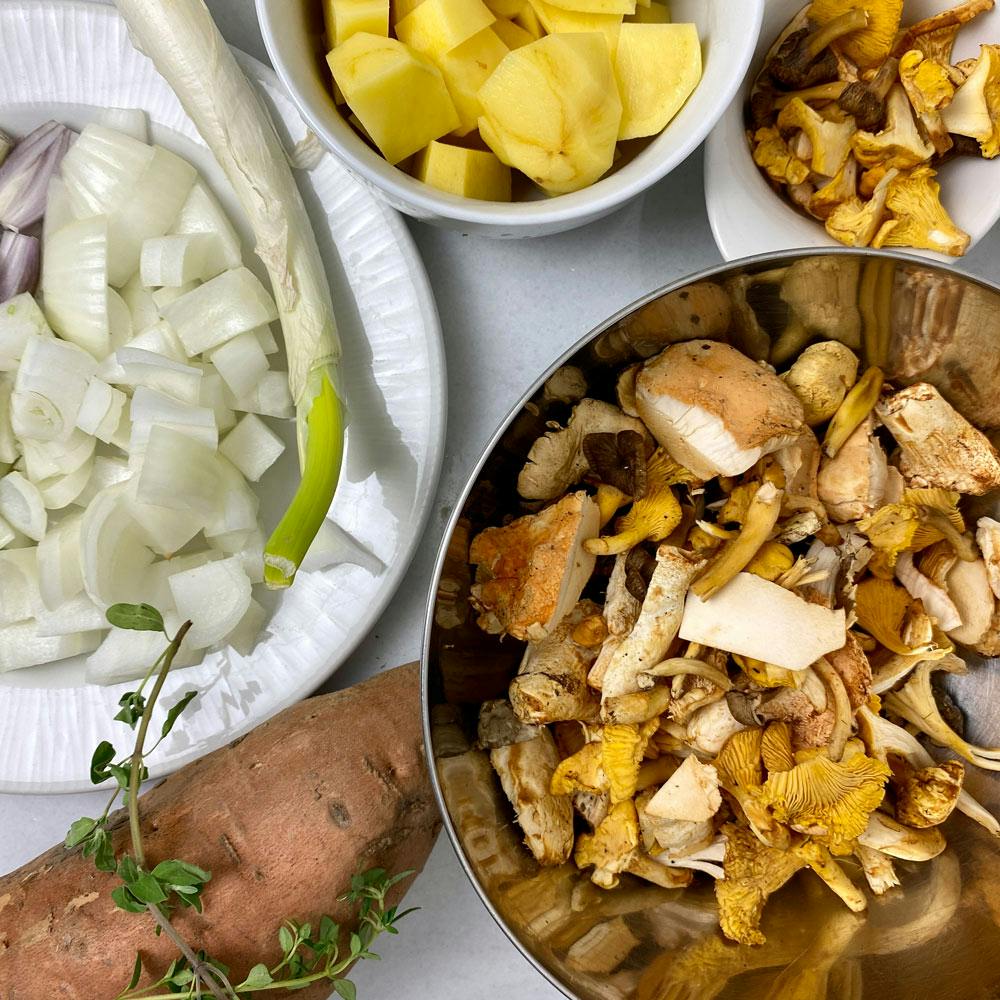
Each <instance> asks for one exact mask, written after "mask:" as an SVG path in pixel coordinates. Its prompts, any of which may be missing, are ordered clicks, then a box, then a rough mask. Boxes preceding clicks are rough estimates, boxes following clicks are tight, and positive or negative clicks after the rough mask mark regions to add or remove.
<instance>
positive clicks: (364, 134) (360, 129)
mask: <svg viewBox="0 0 1000 1000" xmlns="http://www.w3.org/2000/svg"><path fill="white" fill-rule="evenodd" d="M347 120H348V121H349V122H350V123H351V127H352V128H353V129H354V131H355V132H357V133H358V135H360V136H361V138H362V139H364V140H365V142H370V143H371V144H372V145H373V146H374V145H375V142H374V140H373V139H372V137H371V136H370V135H369V134H368V129H366V128H365V127H364V125H362V124H361V119H360V118H359V117H358V116H357V115H356V114H354V113H353V112H352V113H351V114H349V115H348V116H347Z"/></svg>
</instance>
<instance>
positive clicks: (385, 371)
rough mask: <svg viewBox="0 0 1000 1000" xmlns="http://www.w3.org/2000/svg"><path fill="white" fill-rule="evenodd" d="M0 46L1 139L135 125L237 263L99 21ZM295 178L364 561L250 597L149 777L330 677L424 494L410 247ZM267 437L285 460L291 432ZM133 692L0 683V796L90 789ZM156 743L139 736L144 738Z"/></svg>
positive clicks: (197, 160) (117, 30)
mask: <svg viewBox="0 0 1000 1000" xmlns="http://www.w3.org/2000/svg"><path fill="white" fill-rule="evenodd" d="M0 38H2V39H3V45H0V128H2V129H4V130H9V131H11V132H13V133H14V134H15V135H17V134H23V133H24V132H25V131H27V130H28V129H30V128H32V127H34V126H35V125H37V124H40V123H41V122H43V121H46V120H48V119H49V118H54V119H56V120H58V121H62V122H65V123H67V124H69V125H72V126H74V127H77V128H79V127H81V126H83V125H84V124H86V123H87V122H88V121H89V120H91V119H92V118H93V117H94V115H95V114H96V112H97V110H98V109H99V108H102V107H125V108H136V107H138V108H143V109H144V110H145V111H146V112H147V114H148V116H149V119H150V122H151V125H152V137H153V140H154V141H156V142H158V143H160V144H161V145H163V146H166V147H167V148H169V149H172V150H174V151H175V152H177V153H180V154H181V155H183V156H185V157H186V158H187V159H189V160H190V161H191V162H192V163H194V165H195V166H197V167H198V169H199V170H200V171H201V173H202V176H204V177H205V178H206V179H207V180H208V182H209V183H210V184H211V186H212V187H213V188H214V189H215V191H216V193H217V194H218V195H219V196H220V198H221V199H222V201H223V203H224V204H225V205H226V208H227V209H228V210H229V212H230V215H231V217H232V218H233V220H234V223H236V224H237V228H241V227H240V223H241V221H242V222H243V226H242V228H241V234H242V235H243V237H244V242H245V247H246V251H245V253H246V257H247V260H248V263H250V259H251V257H252V253H251V250H252V245H253V244H252V240H251V238H250V232H249V229H248V227H247V226H246V224H245V221H244V220H243V219H242V213H241V212H240V210H239V208H238V206H237V203H236V200H235V197H234V195H233V192H232V189H231V188H229V186H228V184H227V182H226V180H225V177H224V176H223V174H222V172H221V170H220V169H219V167H218V165H217V164H216V163H215V161H214V159H213V158H212V156H211V154H210V153H209V152H208V150H207V148H206V147H205V146H204V144H203V143H202V141H201V139H200V137H199V136H198V134H197V132H196V131H195V128H194V126H193V125H192V123H191V122H190V121H189V119H188V118H187V116H186V115H185V114H184V112H183V110H182V109H181V106H180V104H179V103H178V101H177V99H176V97H175V96H174V94H173V91H171V89H170V87H169V86H168V85H167V83H166V82H165V81H164V80H163V78H162V77H160V76H159V74H158V73H157V72H156V71H155V70H154V69H153V65H152V63H151V62H149V60H148V59H146V58H145V56H143V55H141V54H140V53H139V52H137V51H136V50H135V49H134V48H133V47H132V45H131V43H130V41H129V38H128V33H127V30H126V28H125V24H124V22H123V21H122V20H121V18H120V17H119V16H118V14H117V13H116V12H115V10H114V9H113V8H110V7H105V6H103V5H101V4H93V3H64V2H55V0H44V2H37V0H33V2H22V0H17V2H6V3H0ZM237 56H238V58H239V60H240V63H241V65H242V66H243V68H244V70H245V71H246V72H247V74H248V76H250V78H251V79H252V80H253V81H254V82H255V83H256V84H257V85H258V86H259V88H260V89H261V91H262V93H263V95H264V97H265V100H266V102H267V103H268V104H269V105H270V108H271V111H272V114H273V115H274V117H275V120H276V122H277V124H278V129H279V131H280V132H282V133H283V134H284V136H285V138H286V139H288V138H290V139H291V141H292V142H295V141H298V140H300V139H302V138H303V137H304V135H305V126H304V125H303V124H302V122H301V120H300V119H299V117H298V113H297V111H296V110H295V108H294V106H293V105H292V103H291V101H290V100H289V98H288V97H287V95H286V93H285V91H284V89H283V88H282V86H281V84H280V83H279V82H278V78H277V77H276V76H275V75H274V73H273V72H272V71H271V70H269V69H267V68H266V67H265V66H263V65H261V64H260V63H259V62H257V61H256V60H254V59H251V58H250V57H249V56H246V55H245V54H243V53H239V52H238V53H237ZM297 176H298V181H299V186H300V188H301V190H302V194H303V197H304V198H305V201H306V206H307V208H308V209H309V214H310V217H311V219H312V222H313V227H314V229H315V230H316V236H317V239H318V240H319V244H320V249H321V252H322V254H323V258H324V261H325V262H326V265H327V271H328V273H329V275H330V281H331V286H332V290H333V295H334V302H335V303H336V304H337V317H338V321H339V325H340V331H341V336H342V338H343V341H344V362H343V384H344V386H345V389H346V393H347V403H348V409H349V420H350V423H349V427H348V440H347V453H346V458H345V465H344V474H343V477H342V481H341V484H340V487H339V488H338V490H337V496H336V499H335V501H334V504H333V507H332V509H331V518H332V519H333V520H334V521H335V523H337V524H338V525H339V526H340V527H341V528H343V529H344V530H345V531H346V532H348V533H349V534H350V535H351V536H352V537H353V538H354V539H355V540H356V541H357V542H358V543H359V544H360V546H361V548H362V549H363V550H365V551H366V553H367V554H366V555H364V556H359V555H353V556H351V558H357V559H358V561H359V562H360V563H363V564H364V565H357V564H354V563H351V562H346V561H345V562H342V563H340V564H338V565H336V566H334V567H332V568H330V569H327V570H323V571H321V572H314V573H300V575H299V578H298V579H297V580H296V582H295V585H294V586H293V587H292V588H291V589H290V590H287V591H284V592H282V593H280V594H273V593H267V592H263V596H261V595H260V594H257V595H256V596H257V597H258V600H262V602H264V603H266V606H267V607H268V610H269V612H270V613H271V616H270V620H269V623H268V626H267V629H268V631H267V633H266V634H265V635H264V636H263V637H262V639H261V642H260V644H259V645H258V646H257V648H256V649H255V650H254V652H253V653H252V654H251V655H250V656H249V657H242V656H240V655H238V654H237V653H235V652H233V651H232V650H228V651H226V652H225V653H214V654H211V655H210V656H208V657H207V658H206V659H205V660H204V662H203V663H201V664H200V665H198V666H194V667H189V668H187V669H184V670H179V671H178V672H177V673H176V674H172V675H171V676H170V677H168V679H167V683H166V686H165V689H164V695H163V698H162V699H161V706H162V711H165V710H166V707H167V706H170V705H171V704H173V703H174V702H175V701H176V700H177V698H178V697H179V695H180V694H181V693H182V692H183V691H186V690H188V689H191V688H197V689H198V690H199V692H200V695H199V697H198V698H197V699H196V700H195V701H194V702H193V703H192V705H191V707H190V708H189V709H188V710H187V711H186V712H185V713H184V721H183V724H182V725H179V726H177V727H176V728H175V730H174V732H173V733H171V735H170V736H169V737H168V738H167V739H166V740H165V741H164V742H163V744H162V745H161V746H160V748H159V749H158V750H157V752H156V754H155V755H154V757H153V758H152V759H151V762H150V770H151V773H152V775H153V776H156V775H162V774H165V773H167V772H169V771H172V770H174V769H176V768H178V767H180V766H181V765H183V764H185V763H188V762H189V761H191V760H193V759H195V758H196V757H200V756H201V755H202V754H205V753H207V752H209V751H210V750H214V749H216V748H217V747H219V746H221V745H223V744H224V743H226V742H227V741H229V740H231V739H233V738H235V737H237V736H239V735H241V734H242V733H245V732H246V731H247V730H249V729H251V728H253V727H254V726H256V725H258V724H259V723H260V722H262V721H264V720H265V719H267V718H268V717H270V716H271V715H273V714H274V713H275V712H278V711H280V710H281V709H283V708H285V707H287V706H288V705H290V704H292V703H293V702H295V701H297V700H298V699H300V698H303V697H305V696H306V695H308V694H309V693H310V692H311V691H313V690H314V689H315V688H316V687H318V686H319V685H320V684H321V683H322V682H323V681H324V680H325V679H326V678H327V677H328V676H329V675H330V674H331V673H332V672H333V671H334V670H335V669H336V668H337V667H338V666H339V665H340V664H341V663H343V662H344V660H345V659H346V658H347V656H348V655H350V653H351V652H352V650H353V649H354V648H355V647H356V646H357V644H358V643H359V642H360V641H361V640H362V639H363V638H364V636H365V634H366V633H367V632H368V630H369V629H370V628H371V626H372V625H373V624H374V623H375V621H376V619H377V618H378V617H379V615H380V614H381V613H382V611H383V610H384V609H385V607H386V605H387V604H388V602H389V600H390V598H391V597H392V594H393V592H394V591H395V589H396V587H397V585H398V584H399V582H400V580H401V578H402V576H403V573H404V572H405V570H406V568H407V566H408V564H409V561H410V558H411V556H412V555H413V551H414V548H415V546H416V543H417V541H418V539H419V537H420V535H421V533H422V530H423V527H424V524H425V521H426V517H427V514H428V511H429V508H430V502H431V500H432V499H433V495H434V490H435V488H436V485H437V479H438V474H439V471H440V465H441V455H442V450H443V445H444V423H445V420H444V415H445V376H444V357H443V352H442V347H441V334H440V327H439V325H438V318H437V312H436V310H435V307H434V302H433V299H432V297H431V292H430V288H429V286H428V283H427V277H426V275H425V273H424V270H423V266H422V264H421V262H420V258H419V256H418V255H417V251H416V249H415V247H414V246H413V243H412V241H411V239H410V236H409V233H408V232H407V230H406V227H405V226H404V225H403V222H402V220H401V219H400V218H399V216H397V215H396V213H395V212H393V211H392V209H390V208H387V207H386V206H384V205H382V204H381V203H380V202H378V201H377V200H376V199H375V198H374V197H372V195H371V193H370V192H369V191H368V190H367V189H366V188H365V187H364V186H363V185H362V184H359V183H358V182H357V181H356V180H354V179H353V178H352V177H351V175H350V174H349V173H348V172H347V171H346V170H345V169H344V168H343V167H341V166H340V165H339V164H338V163H337V162H336V160H334V158H333V157H332V156H329V155H324V156H323V159H322V161H321V163H320V165H319V166H318V167H316V168H315V169H314V170H312V171H310V172H308V173H306V172H304V171H299V172H298V175H297ZM253 259H254V260H255V259H256V258H253ZM251 266H255V265H253V264H251ZM260 273H261V274H263V272H262V271H261V272H260ZM283 364H284V362H283V361H281V362H279V363H276V364H275V367H281V366H283ZM281 423H283V424H284V423H285V422H281ZM272 426H275V429H278V430H280V431H281V432H282V433H283V435H284V437H285V440H286V442H287V443H288V444H289V445H290V446H291V445H293V438H294V428H293V425H292V422H291V421H288V422H287V426H283V427H280V428H279V427H278V426H277V423H276V422H272ZM296 482H297V468H296V463H295V449H294V447H293V446H291V447H289V448H287V449H286V452H285V455H284V456H282V458H281V460H279V462H278V463H277V464H276V465H275V466H273V467H272V469H271V470H269V472H268V473H267V474H266V475H265V477H264V479H263V481H262V483H261V487H260V490H259V492H260V496H261V516H262V519H263V522H264V524H265V526H270V525H274V524H275V523H276V522H277V519H278V517H279V516H280V513H281V511H282V510H283V508H284V505H285V503H286V502H287V500H288V499H289V498H290V496H291V494H292V492H293V491H294V488H295V484H296ZM257 590H258V591H263V588H257ZM130 687H134V685H128V684H121V685H116V686H113V687H95V686H92V685H85V684H84V683H83V670H82V664H81V663H80V662H78V661H74V660H66V661H63V662H62V663H57V664H52V665H49V666H45V667H39V668H29V669H28V670H24V671H16V672H14V673H8V674H3V675H0V792H62V791H81V790H84V789H87V788H89V787H90V784H89V780H88V767H89V761H90V756H91V753H92V752H93V749H94V747H96V746H97V744H98V743H99V742H100V741H101V740H102V739H108V740H111V742H112V743H114V744H115V745H116V746H117V747H118V749H119V751H122V750H124V748H125V747H126V746H127V745H128V741H129V737H130V736H131V733H130V731H129V730H128V729H127V728H126V727H125V726H123V725H122V724H121V723H117V722H114V721H113V717H114V715H115V713H116V712H117V711H118V708H117V704H118V699H119V698H120V697H121V695H122V693H123V692H124V691H125V690H127V689H129V688H130ZM158 725H159V722H158V720H154V729H156V728H158Z"/></svg>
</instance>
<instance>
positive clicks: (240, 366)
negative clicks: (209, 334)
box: [209, 330, 270, 398]
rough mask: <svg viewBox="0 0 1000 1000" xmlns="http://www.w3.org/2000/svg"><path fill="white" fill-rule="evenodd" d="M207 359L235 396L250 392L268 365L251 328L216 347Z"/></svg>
mask: <svg viewBox="0 0 1000 1000" xmlns="http://www.w3.org/2000/svg"><path fill="white" fill-rule="evenodd" d="M209 359H210V361H211V362H212V364H213V365H214V366H215V369H216V371H217V372H218V373H219V374H220V375H221V376H222V380H223V381H224V382H225V383H226V386H227V387H228V388H229V391H230V392H231V393H232V394H233V396H234V397H236V398H239V397H240V396H242V395H245V394H246V393H248V392H250V391H251V390H252V389H253V387H254V386H255V385H256V384H257V383H258V382H259V381H260V378H261V376H262V375H263V374H264V372H266V371H267V370H268V368H269V367H270V366H269V365H268V362H267V355H266V354H265V353H264V350H263V348H262V347H261V346H260V342H259V341H258V340H257V337H256V335H255V334H254V332H253V331H252V330H248V331H247V332H246V333H241V334H239V336H236V337H233V338H232V340H227V341H226V342H225V343H224V344H221V345H220V346H219V347H216V348H215V350H213V351H212V352H211V353H210V354H209Z"/></svg>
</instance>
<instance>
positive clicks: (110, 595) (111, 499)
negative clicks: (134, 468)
mask: <svg viewBox="0 0 1000 1000" xmlns="http://www.w3.org/2000/svg"><path fill="white" fill-rule="evenodd" d="M127 486H128V484H127V482H126V483H118V484H117V485H115V486H109V487H108V488H107V489H104V490H102V491H101V492H100V493H98V494H97V496H95V497H94V499H93V500H92V501H91V502H90V506H89V507H88V508H87V509H86V511H84V514H83V523H82V525H81V528H80V541H81V545H82V550H83V555H82V561H81V563H82V567H83V585H84V588H85V589H86V591H87V593H88V594H89V595H90V599H91V600H92V601H93V602H94V603H95V604H97V605H98V606H99V607H101V608H107V607H109V606H110V605H112V604H115V603H117V602H119V601H134V600H135V595H136V593H137V591H138V587H139V585H140V583H141V582H142V578H143V574H144V572H145V570H146V567H147V566H148V565H149V564H150V563H151V562H152V561H153V553H152V552H151V551H150V550H149V549H148V548H146V546H145V545H143V543H142V536H141V534H140V532H139V529H138V527H137V526H136V524H135V522H134V521H133V520H132V518H131V517H130V516H129V513H128V496H127V494H126V487H127Z"/></svg>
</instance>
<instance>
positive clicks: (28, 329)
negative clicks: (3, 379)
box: [0, 292, 52, 372]
mask: <svg viewBox="0 0 1000 1000" xmlns="http://www.w3.org/2000/svg"><path fill="white" fill-rule="evenodd" d="M31 334H35V336H37V337H51V336H52V331H51V330H50V329H49V324H48V323H47V322H46V321H45V314H44V313H43V312H42V310H41V309H39V308H38V303H37V302H36V301H35V300H34V298H33V297H32V296H31V295H30V294H29V293H28V292H22V293H21V294H20V295H15V296H14V297H13V298H12V299H8V300H7V301H6V302H4V303H3V304H2V305H0V371H3V372H12V371H16V370H17V366H18V364H20V361H21V355H22V354H23V353H24V348H25V345H26V344H27V342H28V337H29V336H31Z"/></svg>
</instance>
